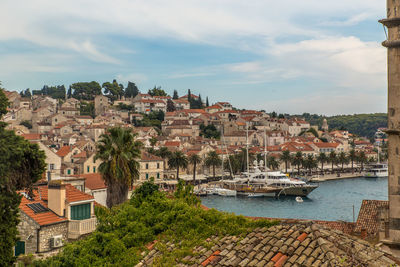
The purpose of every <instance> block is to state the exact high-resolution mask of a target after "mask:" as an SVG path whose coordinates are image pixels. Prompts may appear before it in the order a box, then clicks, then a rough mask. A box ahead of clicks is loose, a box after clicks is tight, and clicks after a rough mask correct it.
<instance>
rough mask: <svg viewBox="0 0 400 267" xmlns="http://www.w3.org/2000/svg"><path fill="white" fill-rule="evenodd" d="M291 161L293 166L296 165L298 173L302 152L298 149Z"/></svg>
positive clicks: (298, 172) (301, 161)
mask: <svg viewBox="0 0 400 267" xmlns="http://www.w3.org/2000/svg"><path fill="white" fill-rule="evenodd" d="M292 163H293V165H294V166H297V174H298V175H300V166H301V165H302V164H303V153H301V151H298V152H297V153H296V155H294V157H293V159H292Z"/></svg>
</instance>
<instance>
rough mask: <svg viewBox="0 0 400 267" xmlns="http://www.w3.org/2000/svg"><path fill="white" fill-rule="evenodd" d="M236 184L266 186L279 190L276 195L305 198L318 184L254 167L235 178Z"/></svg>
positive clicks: (279, 172)
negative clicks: (251, 170) (252, 169)
mask: <svg viewBox="0 0 400 267" xmlns="http://www.w3.org/2000/svg"><path fill="white" fill-rule="evenodd" d="M234 181H235V182H237V183H242V184H244V183H247V184H248V185H249V186H250V185H252V186H262V185H263V186H266V187H268V188H269V189H270V188H279V189H280V190H279V193H278V195H288V196H307V195H308V194H309V193H311V192H312V191H313V190H314V189H316V188H317V187H318V184H309V183H306V182H304V181H302V180H300V179H297V178H289V177H288V176H287V175H286V174H284V173H282V172H281V171H270V172H262V171H260V169H259V168H258V167H257V166H255V168H254V171H253V172H245V173H243V175H242V176H241V177H238V178H235V179H234Z"/></svg>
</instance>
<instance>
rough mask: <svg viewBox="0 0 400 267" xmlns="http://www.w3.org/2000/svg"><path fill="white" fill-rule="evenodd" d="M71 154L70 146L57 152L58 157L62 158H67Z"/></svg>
mask: <svg viewBox="0 0 400 267" xmlns="http://www.w3.org/2000/svg"><path fill="white" fill-rule="evenodd" d="M69 152H71V147H70V146H63V147H62V148H60V149H59V150H58V151H57V153H56V154H57V155H58V156H60V157H65V156H66V155H68V153H69Z"/></svg>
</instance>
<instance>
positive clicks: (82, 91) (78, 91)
mask: <svg viewBox="0 0 400 267" xmlns="http://www.w3.org/2000/svg"><path fill="white" fill-rule="evenodd" d="M70 89H71V90H68V94H69V95H71V92H72V90H74V91H73V93H72V96H73V97H74V98H76V99H79V100H93V99H94V98H95V97H96V95H101V86H100V84H99V83H98V82H95V81H92V82H79V83H74V84H72V85H71V86H70Z"/></svg>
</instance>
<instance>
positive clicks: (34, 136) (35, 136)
mask: <svg viewBox="0 0 400 267" xmlns="http://www.w3.org/2000/svg"><path fill="white" fill-rule="evenodd" d="M21 136H22V137H23V138H25V139H26V140H40V137H41V134H35V133H29V134H21Z"/></svg>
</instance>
